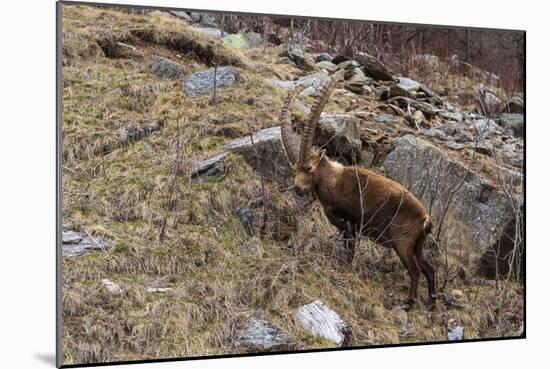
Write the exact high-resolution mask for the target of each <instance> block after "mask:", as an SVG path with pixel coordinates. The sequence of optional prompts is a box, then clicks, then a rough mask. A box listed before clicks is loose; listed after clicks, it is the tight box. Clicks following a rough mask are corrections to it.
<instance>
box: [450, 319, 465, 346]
mask: <svg viewBox="0 0 550 369" xmlns="http://www.w3.org/2000/svg"><path fill="white" fill-rule="evenodd" d="M447 339H448V340H449V341H460V340H462V339H464V327H463V326H461V325H459V323H458V321H457V320H456V319H449V321H448V322H447Z"/></svg>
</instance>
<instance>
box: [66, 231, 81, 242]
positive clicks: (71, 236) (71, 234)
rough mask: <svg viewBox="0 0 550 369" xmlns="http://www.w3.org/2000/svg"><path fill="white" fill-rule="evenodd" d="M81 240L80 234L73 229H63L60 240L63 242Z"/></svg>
mask: <svg viewBox="0 0 550 369" xmlns="http://www.w3.org/2000/svg"><path fill="white" fill-rule="evenodd" d="M81 240H82V235H81V234H80V233H78V232H75V231H63V233H62V242H63V243H79V242H80V241H81Z"/></svg>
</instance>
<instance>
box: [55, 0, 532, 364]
mask: <svg viewBox="0 0 550 369" xmlns="http://www.w3.org/2000/svg"><path fill="white" fill-rule="evenodd" d="M63 21H64V22H63V27H64V28H63V31H64V48H63V51H64V55H65V56H66V63H65V67H64V86H63V139H64V145H63V153H64V163H63V217H64V218H63V219H64V225H65V226H67V227H70V228H73V229H82V230H86V231H88V232H90V233H91V234H95V235H101V236H102V237H106V238H109V239H111V240H112V241H113V243H114V247H113V248H112V249H111V250H110V251H108V252H106V253H96V254H90V255H87V256H83V257H80V258H76V259H67V258H65V259H64V260H63V363H64V364H75V363H93V362H104V361H120V360H137V359H154V358H170V357H188V356H202V355H213V354H227V353H237V352H239V351H238V349H236V348H234V347H232V346H231V343H230V342H229V340H228V337H229V333H230V332H229V326H230V322H231V320H232V319H233V318H234V317H235V316H236V315H237V314H238V313H239V312H240V311H242V310H254V309H262V310H265V311H266V312H267V313H268V315H269V317H270V318H271V319H273V321H274V322H275V323H276V324H277V325H279V326H280V327H281V328H282V329H284V330H286V331H287V332H288V333H289V334H290V335H291V336H293V337H294V338H295V339H296V341H297V342H298V343H299V347H300V348H304V349H307V348H319V347H330V346H331V344H330V343H328V342H325V341H323V340H319V339H315V338H313V337H311V336H309V335H308V334H307V332H305V331H304V330H303V328H301V327H300V326H299V325H298V324H297V322H296V321H295V314H296V310H297V308H298V307H299V306H300V305H301V304H304V303H309V302H311V301H312V300H315V299H320V300H322V301H324V302H325V303H326V304H327V305H328V306H330V307H331V308H332V309H333V310H335V311H336V312H338V313H339V314H340V315H341V316H342V317H343V318H344V319H345V320H346V321H348V322H349V323H350V324H351V325H352V326H353V331H354V344H356V345H360V346H364V345H377V344H388V343H403V342H419V341H420V342H422V341H437V340H445V339H446V328H445V327H446V323H447V320H448V319H449V318H455V319H458V320H459V321H460V322H462V323H463V324H464V325H465V326H466V338H479V337H495V336H499V335H514V334H515V333H516V331H517V328H518V326H519V324H520V323H521V320H522V317H521V312H522V308H521V293H522V292H521V288H520V286H519V284H515V283H513V284H512V285H511V286H510V295H509V296H507V298H506V303H505V305H504V306H505V308H506V309H507V310H506V314H508V315H506V317H507V318H506V319H505V325H504V326H501V327H497V324H496V321H497V320H496V314H497V313H501V312H495V311H494V304H493V300H494V298H495V296H496V290H495V288H493V287H492V286H490V285H487V286H486V285H483V284H479V283H471V284H465V282H464V281H462V280H460V279H456V280H455V281H453V282H452V283H451V284H450V285H449V286H448V288H460V289H461V290H462V291H463V292H464V297H463V301H462V303H464V305H465V308H464V309H462V310H457V309H453V308H449V307H447V306H444V305H443V304H440V306H439V308H438V310H436V311H435V312H427V311H426V309H425V305H424V301H421V302H420V304H419V307H418V308H417V309H416V310H414V311H412V312H410V313H404V312H396V311H393V310H392V307H393V306H395V304H396V303H397V302H399V301H400V299H401V298H402V296H403V295H404V293H405V291H406V288H407V282H406V281H407V279H406V274H405V271H404V270H403V268H402V267H401V266H400V264H399V261H398V260H397V258H396V257H395V255H394V254H393V253H391V252H389V251H388V250H386V249H382V248H380V247H377V246H375V245H373V244H371V243H369V242H366V241H363V242H362V243H361V245H360V248H359V250H358V256H357V258H356V260H355V261H354V263H353V265H352V266H349V265H343V264H342V263H341V262H339V261H338V257H339V245H340V243H339V241H338V240H337V238H336V237H335V230H334V228H333V227H332V226H330V225H329V223H328V222H327V220H326V218H325V217H324V215H323V214H322V211H321V209H320V207H319V206H318V205H317V204H314V205H312V206H308V207H306V208H304V209H302V210H299V207H297V206H296V201H295V199H294V197H293V195H292V194H291V193H290V192H289V191H285V190H284V189H283V186H282V185H281V183H276V182H268V183H267V194H268V197H267V206H266V208H267V214H268V219H269V225H268V227H267V230H266V232H265V233H264V234H261V235H260V234H257V235H256V236H254V237H253V236H251V235H250V234H248V233H247V231H246V230H245V229H244V228H243V226H242V225H241V224H240V223H239V222H238V220H237V219H236V218H235V216H234V215H233V214H234V211H235V210H236V208H238V207H239V206H242V205H244V204H249V203H250V200H251V199H257V198H260V196H261V184H260V178H259V176H258V174H257V173H255V172H254V171H253V170H252V169H251V168H250V167H249V166H248V165H247V164H246V163H245V162H244V161H243V159H242V158H240V157H239V156H236V155H230V156H229V157H228V159H227V164H228V172H227V175H226V177H225V178H224V179H222V180H216V181H210V182H207V183H196V182H193V181H192V180H191V179H190V176H189V173H190V170H191V166H192V163H193V162H195V161H196V160H198V159H200V158H204V157H208V156H209V155H212V154H214V153H216V152H219V150H220V149H221V146H222V145H223V144H224V143H226V142H227V141H228V140H229V139H230V137H231V136H245V135H246V134H247V133H248V128H247V127H248V125H250V127H251V129H252V130H254V131H255V130H258V129H261V128H266V127H270V126H273V125H274V124H275V121H276V117H277V115H278V113H279V109H280V108H281V101H282V99H281V92H279V91H277V90H275V89H274V88H272V87H270V86H269V85H268V84H266V83H265V81H264V78H290V77H293V76H297V75H299V72H298V71H296V70H294V69H293V68H292V67H291V66H288V65H280V64H274V63H272V60H274V58H275V55H276V51H275V50H263V49H262V50H248V51H246V52H243V53H242V55H238V54H237V53H236V52H234V51H231V50H227V49H225V48H223V46H221V44H219V43H218V42H215V41H210V40H207V39H204V38H203V37H202V36H200V35H198V34H196V33H195V32H194V31H193V30H192V29H190V27H189V26H188V25H186V24H185V23H184V22H182V21H180V20H178V19H177V18H175V17H172V16H169V15H167V14H164V13H160V12H155V13H154V14H150V15H146V16H142V15H135V14H128V13H122V12H117V11H114V10H105V9H95V8H91V7H84V6H78V7H77V6H65V8H64V19H63ZM185 37H187V38H192V39H193V40H195V42H196V45H202V46H197V47H196V48H195V49H193V50H195V51H197V50H199V49H201V50H208V45H211V46H212V49H211V50H214V51H213V54H212V55H217V56H212V58H213V59H208V57H204V56H200V55H198V54H197V53H196V52H195V51H193V50H187V52H188V54H189V55H191V57H190V58H187V57H185V55H183V56H181V57H178V54H179V53H180V52H181V48H180V49H178V46H174V45H177V44H178V41H175V40H182V39H184V38H185ZM107 38H109V39H110V40H124V41H126V42H134V43H133V44H134V45H135V46H136V47H137V48H138V49H139V50H140V51H142V52H143V53H144V55H145V56H144V57H143V58H138V59H112V58H108V57H106V56H105V55H104V54H103V51H102V50H101V47H100V46H99V44H98V41H100V40H105V39H107ZM180 46H181V45H180ZM154 55H163V56H166V57H169V58H171V59H172V60H175V61H178V62H179V63H180V64H181V65H182V67H183V68H184V69H185V70H186V72H187V73H192V72H195V71H198V70H204V69H206V68H208V65H209V64H210V63H212V62H213V61H215V62H219V61H225V62H231V61H234V62H235V63H234V64H235V65H236V66H237V69H238V71H239V73H240V74H241V75H242V77H243V79H242V81H241V82H239V83H238V84H237V85H236V86H235V87H232V88H229V89H226V90H223V91H222V92H221V95H220V96H221V100H220V102H219V103H218V104H217V105H212V104H210V103H209V99H210V96H204V97H199V98H195V99H190V98H188V97H187V96H186V95H185V94H184V93H183V91H182V88H181V85H180V84H179V82H173V81H167V82H162V81H159V80H158V79H156V78H155V77H154V76H153V75H152V74H150V73H149V63H150V61H151V60H152V59H151V58H152V57H153V56H154ZM186 55H187V54H186ZM205 55H207V54H205ZM216 58H217V59H216ZM233 58H235V59H233ZM336 96H340V98H342V99H343V97H342V96H343V92H337V94H336ZM359 99H360V100H358V101H357V104H358V105H361V104H363V105H366V104H367V103H370V102H371V98H370V97H362V98H359ZM304 100H305V101H307V100H308V98H304ZM337 100H338V99H337ZM329 110H330V111H338V110H339V111H342V110H343V108H342V107H340V106H338V105H337V104H331V105H330V106H329ZM181 117H185V119H184V120H181V119H180V118H181ZM149 122H158V123H159V124H160V126H161V128H160V130H159V131H157V132H155V133H154V134H152V135H151V136H149V137H148V138H147V139H144V140H139V141H136V142H123V141H121V138H120V137H121V136H120V129H121V128H124V127H126V126H128V125H140V124H146V123H149ZM180 124H181V125H184V126H185V127H184V128H185V130H183V132H185V135H186V136H187V139H188V144H187V145H185V147H184V153H183V161H182V168H183V170H182V172H181V173H179V174H178V176H177V181H176V186H175V189H174V191H175V194H176V198H177V200H176V201H173V202H171V203H170V204H168V202H169V201H168V195H167V193H168V192H169V187H170V179H171V178H172V175H173V163H174V155H175V152H176V143H177V139H178V134H180V133H181V132H182V131H181V130H180V128H181V127H180ZM228 132H229V133H228ZM165 214H167V218H166V219H167V225H166V231H165V235H164V238H163V241H162V242H160V241H159V239H158V235H159V230H160V228H161V225H162V223H163V218H164V217H165ZM250 244H252V245H253V246H254V245H255V247H254V248H253V252H251V251H250V247H249V245H250ZM247 245H248V246H247ZM104 278H108V279H109V280H111V281H113V282H115V283H117V284H119V285H120V286H121V287H122V289H123V293H121V294H113V293H110V292H108V291H107V290H106V289H105V288H104V286H102V285H101V284H100V281H101V279H104ZM151 285H155V286H162V287H170V288H171V290H169V291H167V292H163V293H150V292H147V291H146V288H147V287H148V286H151ZM425 290H426V286H425V284H422V285H421V291H425Z"/></svg>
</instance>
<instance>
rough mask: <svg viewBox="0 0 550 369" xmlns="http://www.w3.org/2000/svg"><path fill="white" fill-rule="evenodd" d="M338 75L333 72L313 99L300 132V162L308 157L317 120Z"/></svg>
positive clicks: (303, 161)
mask: <svg viewBox="0 0 550 369" xmlns="http://www.w3.org/2000/svg"><path fill="white" fill-rule="evenodd" d="M339 77H340V74H335V75H333V76H332V77H331V78H330V79H329V80H328V81H327V82H326V83H325V85H324V86H323V88H321V92H320V93H319V97H318V98H317V100H316V101H315V104H313V108H312V109H311V112H310V113H309V117H308V119H307V122H306V125H305V127H304V131H303V133H302V141H301V143H300V158H299V160H300V163H305V162H306V161H307V160H308V159H309V154H310V152H311V146H312V145H313V137H314V136H315V128H316V127H317V122H318V121H319V118H320V117H321V113H322V112H323V109H324V108H325V105H326V104H327V102H328V99H329V97H330V94H331V92H332V90H333V89H334V87H336V82H338V79H339Z"/></svg>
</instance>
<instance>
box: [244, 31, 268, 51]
mask: <svg viewBox="0 0 550 369" xmlns="http://www.w3.org/2000/svg"><path fill="white" fill-rule="evenodd" d="M244 38H245V39H246V42H247V43H248V47H249V48H255V47H260V46H263V45H264V40H263V39H262V35H260V34H259V33H257V32H247V33H245V34H244Z"/></svg>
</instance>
